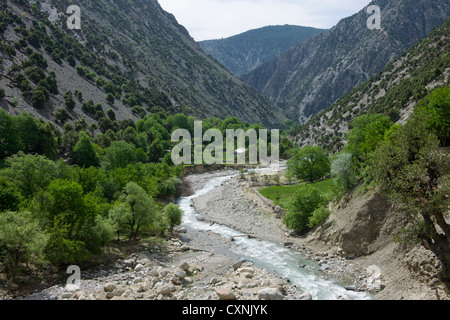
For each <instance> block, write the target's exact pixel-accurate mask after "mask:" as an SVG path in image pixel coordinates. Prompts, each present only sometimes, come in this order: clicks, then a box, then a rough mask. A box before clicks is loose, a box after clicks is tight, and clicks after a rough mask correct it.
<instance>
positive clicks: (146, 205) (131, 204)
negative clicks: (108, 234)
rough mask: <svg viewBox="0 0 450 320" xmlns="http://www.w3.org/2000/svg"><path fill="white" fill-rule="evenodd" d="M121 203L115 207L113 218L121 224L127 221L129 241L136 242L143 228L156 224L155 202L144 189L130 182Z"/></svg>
mask: <svg viewBox="0 0 450 320" xmlns="http://www.w3.org/2000/svg"><path fill="white" fill-rule="evenodd" d="M120 201H121V202H119V203H118V204H116V206H115V207H114V209H113V211H112V217H111V218H112V219H114V220H115V221H117V222H118V223H119V224H123V223H124V221H126V224H127V225H128V230H129V233H130V238H129V240H131V239H134V240H135V241H136V240H137V236H138V235H139V232H140V231H141V228H142V227H144V226H149V225H151V224H152V223H154V222H156V221H155V220H156V217H157V208H156V205H155V202H154V201H153V199H152V198H151V197H150V196H148V195H147V193H146V192H145V190H144V189H142V188H141V187H140V186H139V185H137V184H136V183H134V182H129V183H128V184H127V185H126V186H125V188H124V190H123V193H122V195H121V197H120ZM110 214H111V211H110Z"/></svg>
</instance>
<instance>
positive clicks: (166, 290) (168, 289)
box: [156, 283, 177, 296]
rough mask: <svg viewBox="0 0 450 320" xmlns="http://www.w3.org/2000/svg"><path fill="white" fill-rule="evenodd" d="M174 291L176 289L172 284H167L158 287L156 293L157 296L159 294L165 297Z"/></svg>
mask: <svg viewBox="0 0 450 320" xmlns="http://www.w3.org/2000/svg"><path fill="white" fill-rule="evenodd" d="M176 290H177V289H176V287H175V286H174V285H173V284H171V283H167V284H164V285H162V286H161V287H159V288H158V289H157V290H156V293H157V294H161V295H163V296H166V295H169V294H171V293H172V292H175V291H176Z"/></svg>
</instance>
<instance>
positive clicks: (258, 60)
mask: <svg viewBox="0 0 450 320" xmlns="http://www.w3.org/2000/svg"><path fill="white" fill-rule="evenodd" d="M323 31H325V30H323V29H316V28H311V27H301V26H290V25H284V26H268V27H263V28H259V29H254V30H250V31H247V32H244V33H242V34H239V35H236V36H232V37H229V38H226V39H220V40H206V41H200V42H199V44H200V47H201V48H202V49H203V50H204V51H205V52H206V53H208V54H210V55H212V56H213V57H214V58H216V59H217V60H218V61H219V62H220V63H222V64H223V65H224V66H225V67H226V68H227V69H228V70H230V71H231V72H232V73H233V74H234V75H236V76H241V75H243V74H247V73H249V72H250V71H252V70H254V69H256V68H257V67H259V66H260V65H262V64H263V63H265V62H267V61H269V60H271V59H273V58H277V57H279V56H280V55H281V54H282V53H283V52H285V51H286V50H288V49H289V48H290V47H292V46H294V45H296V44H299V43H302V42H304V41H306V40H308V39H309V38H311V37H312V36H314V35H316V34H318V33H321V32H323Z"/></svg>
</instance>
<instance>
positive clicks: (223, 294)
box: [216, 285, 236, 300]
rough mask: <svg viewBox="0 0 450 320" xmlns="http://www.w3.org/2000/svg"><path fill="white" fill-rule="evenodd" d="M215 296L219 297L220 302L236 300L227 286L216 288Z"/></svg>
mask: <svg viewBox="0 0 450 320" xmlns="http://www.w3.org/2000/svg"><path fill="white" fill-rule="evenodd" d="M216 294H217V295H218V296H219V298H220V300H236V295H235V294H234V292H233V290H232V289H231V286H229V285H227V286H222V287H220V288H218V289H217V290H216Z"/></svg>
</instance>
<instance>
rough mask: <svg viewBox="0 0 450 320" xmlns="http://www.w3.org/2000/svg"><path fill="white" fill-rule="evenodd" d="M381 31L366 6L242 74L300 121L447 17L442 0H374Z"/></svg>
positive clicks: (447, 9)
mask: <svg viewBox="0 0 450 320" xmlns="http://www.w3.org/2000/svg"><path fill="white" fill-rule="evenodd" d="M371 4H372V5H378V6H379V7H380V9H381V18H382V22H381V27H382V29H381V30H378V29H374V30H370V29H369V28H368V27H367V21H368V19H369V18H370V17H371V14H368V13H367V11H366V8H365V9H363V10H361V11H360V12H359V13H357V14H355V15H353V16H351V17H348V18H346V19H343V20H341V21H340V22H339V23H338V24H337V25H336V26H335V27H333V28H332V29H330V30H329V31H327V32H324V33H321V34H319V35H316V36H314V37H313V38H311V39H309V40H307V41H305V42H304V43H302V44H299V45H297V46H294V47H293V48H291V49H290V50H288V51H287V52H286V53H284V54H283V55H281V57H280V58H278V59H275V60H272V61H270V62H268V63H266V64H264V65H262V66H261V67H259V68H258V69H256V70H254V71H253V72H251V73H249V74H247V75H245V76H243V77H242V79H243V80H244V81H246V82H247V83H249V84H251V85H253V86H254V87H255V88H257V89H258V90H259V91H260V92H262V93H263V94H264V95H266V96H267V97H268V98H270V99H271V100H273V101H275V102H277V103H278V105H279V106H280V107H281V108H282V109H283V110H284V111H285V114H286V115H288V116H289V117H290V118H292V119H295V120H300V122H301V123H305V122H306V121H307V120H309V119H310V118H311V117H312V116H314V115H315V114H317V113H318V112H320V111H321V110H323V109H325V108H327V107H328V106H330V105H331V104H333V103H334V102H335V101H336V100H337V99H338V98H340V97H341V96H342V95H343V94H345V93H349V92H350V91H351V90H352V89H353V88H355V87H356V86H357V85H359V84H361V83H362V82H364V81H367V80H368V79H370V77H371V76H373V75H375V74H377V73H378V72H380V71H381V70H382V69H383V68H384V67H385V66H386V65H388V64H389V63H390V62H392V61H393V59H394V58H396V57H397V56H399V55H400V54H402V53H403V52H404V51H406V50H407V49H409V48H410V47H411V46H413V45H414V44H416V43H417V42H418V41H420V40H421V39H423V38H424V37H426V36H427V35H428V34H429V33H430V32H431V31H432V30H433V29H434V28H436V27H438V26H439V25H441V24H442V23H443V22H444V21H445V20H446V19H447V18H448V17H449V16H450V1H448V0H436V1H426V0H375V1H372V2H371Z"/></svg>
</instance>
